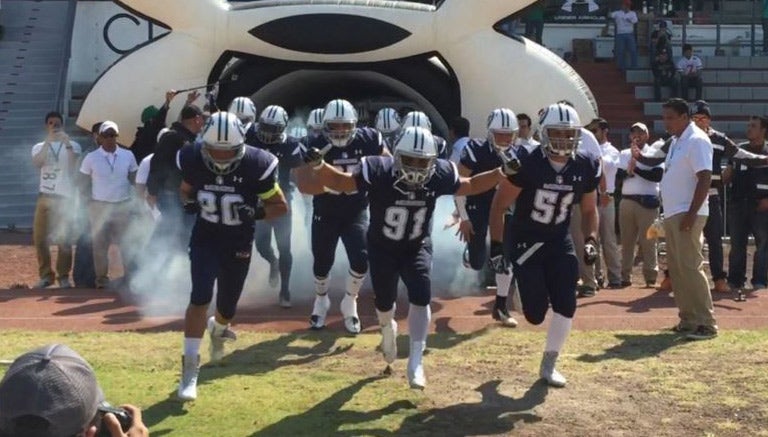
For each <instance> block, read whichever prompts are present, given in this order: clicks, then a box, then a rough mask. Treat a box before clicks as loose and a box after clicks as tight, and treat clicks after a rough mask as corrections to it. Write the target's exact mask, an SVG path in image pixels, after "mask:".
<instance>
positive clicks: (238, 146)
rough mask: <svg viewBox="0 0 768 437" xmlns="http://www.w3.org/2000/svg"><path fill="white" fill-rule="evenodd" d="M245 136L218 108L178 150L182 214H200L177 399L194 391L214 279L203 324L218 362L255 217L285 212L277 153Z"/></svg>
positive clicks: (242, 276)
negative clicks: (194, 141) (199, 135)
mask: <svg viewBox="0 0 768 437" xmlns="http://www.w3.org/2000/svg"><path fill="white" fill-rule="evenodd" d="M244 142H245V128H244V127H243V125H242V123H240V120H238V119H237V116H235V115H234V114H231V113H228V112H217V113H215V114H213V115H211V118H210V119H209V121H208V124H207V125H206V127H205V130H204V131H203V141H202V145H187V146H184V147H183V148H182V149H181V151H180V152H179V163H180V164H181V174H182V182H181V188H180V191H181V198H182V202H183V204H184V209H185V211H187V213H190V214H196V215H197V220H196V221H195V226H194V228H193V229H192V237H191V238H190V242H189V258H190V264H191V269H190V270H191V272H192V293H191V296H190V302H189V306H188V307H187V313H186V316H185V319H184V357H183V360H182V374H181V381H180V382H179V390H178V397H179V398H180V399H181V400H193V399H195V398H196V397H197V375H198V369H199V366H200V356H199V350H200V343H201V340H202V337H203V333H204V332H205V329H206V315H207V312H208V305H209V304H210V302H211V300H212V299H213V284H214V282H215V283H216V285H217V294H216V314H215V315H214V316H212V317H211V318H210V319H208V320H207V328H208V331H209V336H210V341H211V343H210V354H211V362H218V361H220V360H221V359H222V358H223V356H224V342H226V341H233V340H235V339H236V338H237V336H236V335H235V333H234V332H233V331H232V330H231V329H230V328H229V322H230V321H231V320H232V319H233V318H234V316H235V310H236V309H237V302H238V300H239V299H240V294H241V293H242V291H243V284H244V283H245V278H246V276H247V274H248V267H249V266H250V263H251V247H252V245H253V234H254V223H255V221H256V220H264V219H267V220H268V219H274V218H276V217H279V216H281V215H284V214H285V213H286V212H288V205H287V204H286V202H285V197H283V192H282V191H281V190H280V187H279V186H278V184H277V179H276V171H275V170H276V169H277V164H278V163H277V158H275V156H274V155H272V154H271V153H269V152H267V151H265V150H262V149H257V148H255V147H251V146H247V145H245V144H244ZM259 199H261V201H262V203H261V204H259Z"/></svg>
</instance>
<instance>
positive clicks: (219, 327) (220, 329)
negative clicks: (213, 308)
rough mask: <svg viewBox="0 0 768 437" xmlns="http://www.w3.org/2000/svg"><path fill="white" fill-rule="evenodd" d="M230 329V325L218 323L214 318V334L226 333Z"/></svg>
mask: <svg viewBox="0 0 768 437" xmlns="http://www.w3.org/2000/svg"><path fill="white" fill-rule="evenodd" d="M228 327H229V324H226V325H222V324H221V323H219V322H217V321H216V318H215V317H214V318H213V332H214V333H220V332H224V330H225V329H227V328H228Z"/></svg>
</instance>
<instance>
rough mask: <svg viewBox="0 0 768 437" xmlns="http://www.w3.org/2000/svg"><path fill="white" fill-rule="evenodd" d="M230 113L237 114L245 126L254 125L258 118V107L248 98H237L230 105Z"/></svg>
mask: <svg viewBox="0 0 768 437" xmlns="http://www.w3.org/2000/svg"><path fill="white" fill-rule="evenodd" d="M229 112H230V113H232V114H235V116H237V118H239V119H240V121H241V122H242V123H243V125H247V124H249V123H253V122H254V121H256V117H257V116H258V114H257V113H256V105H254V104H253V100H251V99H249V98H248V97H235V100H232V103H230V104H229Z"/></svg>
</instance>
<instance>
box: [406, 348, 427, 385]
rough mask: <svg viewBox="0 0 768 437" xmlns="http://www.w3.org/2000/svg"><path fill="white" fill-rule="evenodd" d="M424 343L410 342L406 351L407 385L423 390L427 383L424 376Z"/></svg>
mask: <svg viewBox="0 0 768 437" xmlns="http://www.w3.org/2000/svg"><path fill="white" fill-rule="evenodd" d="M425 346H426V343H424V342H415V341H412V342H411V349H410V351H409V353H408V385H410V386H411V388H413V389H418V390H424V387H426V385H427V378H426V376H424V365H423V364H422V358H423V357H424V349H425Z"/></svg>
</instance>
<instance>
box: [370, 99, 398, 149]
mask: <svg viewBox="0 0 768 437" xmlns="http://www.w3.org/2000/svg"><path fill="white" fill-rule="evenodd" d="M375 127H376V130H377V131H379V132H381V135H382V136H383V137H384V143H385V144H386V146H387V150H392V148H394V146H395V144H394V143H395V140H397V135H398V134H399V133H400V116H399V115H398V114H397V111H395V109H394V108H381V109H379V112H377V113H376V121H375Z"/></svg>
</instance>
